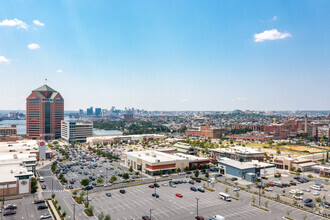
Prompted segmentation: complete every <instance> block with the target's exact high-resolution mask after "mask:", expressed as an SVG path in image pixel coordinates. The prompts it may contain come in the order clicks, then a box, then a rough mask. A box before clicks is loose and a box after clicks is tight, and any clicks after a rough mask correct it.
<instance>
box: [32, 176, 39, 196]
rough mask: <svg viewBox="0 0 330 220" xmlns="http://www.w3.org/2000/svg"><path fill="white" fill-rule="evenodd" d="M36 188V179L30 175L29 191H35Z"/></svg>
mask: <svg viewBox="0 0 330 220" xmlns="http://www.w3.org/2000/svg"><path fill="white" fill-rule="evenodd" d="M37 189H38V182H37V179H36V178H34V177H31V193H36V192H37Z"/></svg>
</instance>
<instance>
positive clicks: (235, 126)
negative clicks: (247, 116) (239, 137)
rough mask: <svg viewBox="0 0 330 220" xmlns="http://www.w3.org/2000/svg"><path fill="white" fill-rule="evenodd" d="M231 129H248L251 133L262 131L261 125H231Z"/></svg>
mask: <svg viewBox="0 0 330 220" xmlns="http://www.w3.org/2000/svg"><path fill="white" fill-rule="evenodd" d="M231 129H249V130H251V131H264V126H263V125H248V124H233V125H232V126H231Z"/></svg>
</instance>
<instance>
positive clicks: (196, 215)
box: [196, 198, 199, 216]
mask: <svg viewBox="0 0 330 220" xmlns="http://www.w3.org/2000/svg"><path fill="white" fill-rule="evenodd" d="M196 200H197V215H196V216H198V200H199V198H196Z"/></svg>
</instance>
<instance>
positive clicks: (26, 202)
mask: <svg viewBox="0 0 330 220" xmlns="http://www.w3.org/2000/svg"><path fill="white" fill-rule="evenodd" d="M34 200H37V196H26V197H24V198H23V199H17V200H10V201H6V202H5V205H8V204H13V205H17V209H16V214H15V215H10V216H3V219H8V220H18V219H30V220H36V219H40V216H41V215H42V214H45V213H50V210H49V209H43V210H38V209H37V208H38V205H36V204H33V201H34ZM44 204H45V205H46V203H44ZM49 219H52V218H49Z"/></svg>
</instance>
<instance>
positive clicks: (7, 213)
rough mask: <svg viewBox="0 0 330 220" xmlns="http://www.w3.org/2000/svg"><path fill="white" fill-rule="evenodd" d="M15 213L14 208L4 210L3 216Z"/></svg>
mask: <svg viewBox="0 0 330 220" xmlns="http://www.w3.org/2000/svg"><path fill="white" fill-rule="evenodd" d="M15 214H16V211H15V210H5V212H4V213H3V215H4V216H7V215H15Z"/></svg>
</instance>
